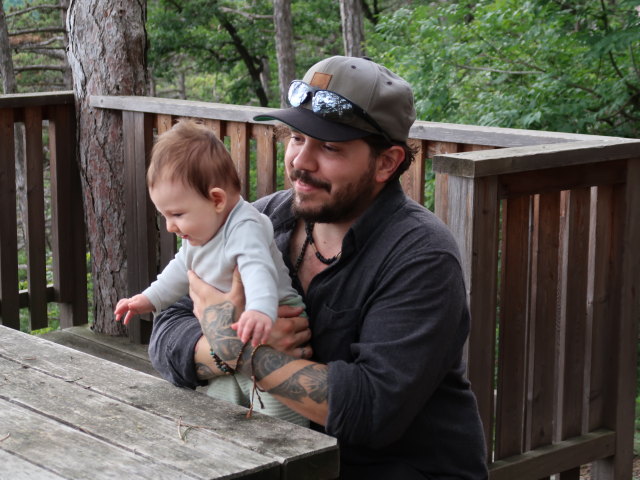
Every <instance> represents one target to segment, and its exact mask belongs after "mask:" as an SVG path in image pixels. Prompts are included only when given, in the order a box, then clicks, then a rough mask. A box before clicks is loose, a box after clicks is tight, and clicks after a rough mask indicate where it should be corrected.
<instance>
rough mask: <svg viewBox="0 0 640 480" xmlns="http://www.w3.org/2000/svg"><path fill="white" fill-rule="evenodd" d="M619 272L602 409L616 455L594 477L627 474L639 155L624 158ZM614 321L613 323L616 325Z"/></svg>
mask: <svg viewBox="0 0 640 480" xmlns="http://www.w3.org/2000/svg"><path fill="white" fill-rule="evenodd" d="M625 187H626V188H625V190H626V197H625V200H626V201H625V213H624V233H623V239H622V242H623V245H622V258H623V260H624V261H623V262H622V272H621V285H620V317H619V320H618V322H615V319H612V320H613V325H614V327H617V329H616V336H614V340H615V343H616V345H617V349H615V350H613V353H614V358H613V359H612V360H613V362H614V364H615V365H616V366H617V368H616V370H615V372H616V375H615V377H614V380H613V382H612V383H613V385H612V388H613V391H612V392H609V393H608V395H609V396H610V397H611V402H612V404H613V405H615V406H616V408H614V409H612V410H611V409H609V411H608V412H605V424H606V426H608V427H610V428H612V429H613V430H615V432H616V455H615V457H614V458H613V459H609V460H604V461H602V462H598V463H597V464H596V465H595V469H596V472H597V474H600V475H599V476H597V477H596V478H598V479H599V480H600V479H601V478H602V479H606V480H608V479H615V480H618V479H620V480H622V479H627V478H631V476H632V465H633V434H634V422H633V419H634V418H635V413H634V411H635V402H634V399H635V392H636V382H637V378H636V377H637V374H636V368H637V365H636V347H637V340H638V321H639V320H640V288H639V286H640V250H639V249H638V245H640V222H639V221H638V212H640V158H634V159H631V160H628V162H627V178H626V186H625ZM616 323H617V325H616Z"/></svg>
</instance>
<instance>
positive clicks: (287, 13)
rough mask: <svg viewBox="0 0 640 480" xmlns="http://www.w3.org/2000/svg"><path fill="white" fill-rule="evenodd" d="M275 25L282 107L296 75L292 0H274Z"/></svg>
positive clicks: (285, 104) (284, 105) (285, 103)
mask: <svg viewBox="0 0 640 480" xmlns="http://www.w3.org/2000/svg"><path fill="white" fill-rule="evenodd" d="M273 23H274V25H275V30H276V56H277V59H278V83H279V90H280V106H281V107H282V108H285V107H286V106H287V91H288V90H289V83H291V80H293V79H294V78H295V75H296V60H295V52H294V49H293V27H292V23H291V0H273Z"/></svg>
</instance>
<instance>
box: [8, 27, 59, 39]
mask: <svg viewBox="0 0 640 480" xmlns="http://www.w3.org/2000/svg"><path fill="white" fill-rule="evenodd" d="M66 31H67V30H66V29H65V28H63V27H40V28H29V29H26V30H16V31H14V32H9V36H10V37H16V36H18V35H25V34H27V33H47V32H55V33H59V32H62V33H64V32H66Z"/></svg>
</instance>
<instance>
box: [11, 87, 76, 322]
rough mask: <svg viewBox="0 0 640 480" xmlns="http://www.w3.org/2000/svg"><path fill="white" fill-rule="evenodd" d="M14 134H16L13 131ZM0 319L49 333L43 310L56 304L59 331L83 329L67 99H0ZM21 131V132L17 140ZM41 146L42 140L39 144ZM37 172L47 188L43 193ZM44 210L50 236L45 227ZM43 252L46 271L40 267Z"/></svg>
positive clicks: (70, 104) (62, 95) (72, 145)
mask: <svg viewBox="0 0 640 480" xmlns="http://www.w3.org/2000/svg"><path fill="white" fill-rule="evenodd" d="M18 127H20V128H18ZM0 130H1V131H0V198H1V199H2V200H1V201H0V205H2V207H1V209H0V318H1V320H2V324H3V325H6V326H9V327H13V328H20V309H21V308H27V307H28V308H29V325H28V327H29V329H32V330H37V329H41V328H45V327H47V326H49V320H48V315H47V305H48V304H49V303H57V304H58V305H59V316H60V326H61V327H70V326H72V325H82V324H85V323H87V275H86V245H85V229H84V218H83V213H82V193H81V189H80V177H79V175H78V169H77V166H76V161H75V151H76V149H75V144H76V140H75V107H74V98H73V94H72V93H71V92H61V93H43V94H29V95H4V96H0ZM16 132H17V135H21V136H23V138H24V146H25V148H24V158H23V160H22V161H23V162H24V164H23V165H24V172H25V183H26V185H25V191H26V203H27V208H26V219H23V222H24V225H23V227H24V231H25V237H26V245H25V253H26V259H27V278H28V288H27V289H25V290H22V291H21V290H20V288H19V268H20V266H19V263H18V243H17V215H16V207H17V202H18V201H19V200H18V199H17V198H16V171H15V148H14V145H15V143H14V142H15V136H16ZM22 132H24V133H22ZM47 139H48V141H47ZM45 173H46V174H47V176H48V178H49V185H50V189H49V190H47V189H46V188H45V186H46V185H45V181H44V178H45ZM47 208H50V215H51V227H50V235H47V229H46V228H45V216H46V215H47V214H46V209H47ZM48 246H50V248H51V250H50V257H51V259H52V265H51V268H49V267H47V251H48Z"/></svg>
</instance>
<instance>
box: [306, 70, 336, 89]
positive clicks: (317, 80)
mask: <svg viewBox="0 0 640 480" xmlns="http://www.w3.org/2000/svg"><path fill="white" fill-rule="evenodd" d="M332 77H333V75H331V74H329V73H322V72H315V73H314V74H313V77H312V78H311V81H310V82H309V85H311V86H312V87H317V88H319V89H320V90H327V89H328V88H329V83H330V82H331V78H332Z"/></svg>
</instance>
